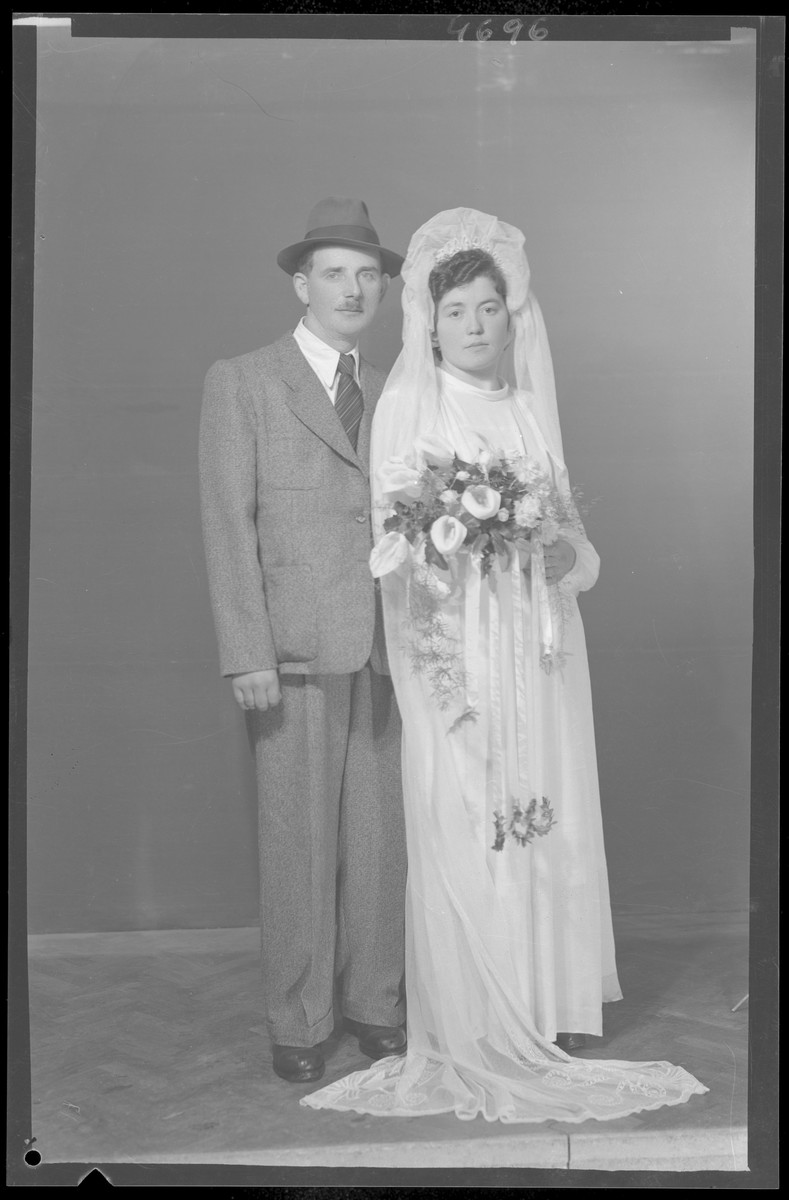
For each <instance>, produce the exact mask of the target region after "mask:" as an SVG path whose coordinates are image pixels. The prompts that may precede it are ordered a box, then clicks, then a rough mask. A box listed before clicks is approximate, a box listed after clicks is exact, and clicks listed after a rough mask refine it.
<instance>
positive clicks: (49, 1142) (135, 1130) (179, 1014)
mask: <svg viewBox="0 0 789 1200" xmlns="http://www.w3.org/2000/svg"><path fill="white" fill-rule="evenodd" d="M617 946H618V964H619V972H620V979H621V982H622V988H623V991H624V993H625V1000H624V1001H621V1002H619V1003H617V1004H612V1005H608V1006H607V1007H606V1035H605V1038H604V1039H601V1040H600V1043H599V1044H596V1045H594V1046H593V1047H590V1048H589V1049H588V1050H587V1051H586V1054H587V1055H588V1056H591V1057H606V1058H620V1059H635V1060H648V1059H667V1060H669V1061H671V1062H675V1063H681V1064H682V1065H683V1066H685V1067H687V1069H688V1070H690V1071H691V1072H692V1073H693V1074H694V1075H696V1076H697V1077H698V1078H699V1079H701V1080H702V1081H703V1082H704V1083H705V1084H706V1085H707V1086H708V1087H709V1089H710V1091H709V1092H708V1093H707V1094H706V1095H704V1096H695V1097H693V1098H691V1100H690V1101H689V1102H688V1103H687V1104H685V1105H680V1106H677V1107H673V1108H665V1109H659V1110H657V1111H655V1112H650V1113H643V1114H639V1115H637V1116H634V1117H627V1118H623V1119H621V1120H616V1121H611V1122H597V1121H587V1122H584V1123H583V1124H582V1125H575V1126H562V1125H559V1124H558V1123H556V1122H546V1123H545V1124H544V1125H538V1126H500V1125H489V1124H487V1123H486V1122H485V1121H483V1120H482V1118H477V1120H476V1121H474V1122H461V1121H458V1120H457V1119H456V1118H455V1117H453V1116H451V1115H446V1116H439V1117H428V1118H414V1119H413V1120H409V1119H399V1120H397V1119H394V1118H393V1119H391V1120H387V1119H385V1118H381V1117H372V1116H361V1115H349V1114H341V1113H331V1112H315V1111H313V1110H311V1109H304V1108H301V1107H300V1106H299V1104H298V1100H299V1097H300V1096H301V1095H303V1094H304V1092H305V1091H308V1090H311V1087H313V1086H314V1085H303V1086H301V1085H293V1084H287V1083H284V1082H283V1081H282V1080H280V1079H278V1078H277V1077H276V1076H275V1075H274V1074H273V1072H272V1070H271V1057H270V1049H269V1043H268V1038H267V1036H266V1031H265V1028H264V1026H263V1022H262V1019H261V1008H260V992H259V987H260V985H259V959H258V933H257V930H256V929H229V930H182V931H167V932H162V931H155V932H142V933H113V934H65V935H63V934H61V935H52V936H37V937H31V939H30V1022H31V1057H32V1088H33V1132H34V1134H35V1136H36V1138H37V1143H36V1147H37V1149H38V1150H39V1151H40V1153H41V1154H42V1156H43V1159H44V1161H45V1162H128V1161H134V1162H138V1163H140V1162H166V1163H172V1162H194V1163H248V1164H279V1165H304V1166H307V1165H309V1166H330V1165H337V1166H356V1165H364V1166H401V1165H406V1166H424V1167H438V1166H444V1165H447V1166H456V1167H457V1166H480V1167H482V1166H535V1167H536V1166H539V1167H568V1166H570V1167H588V1168H600V1169H620V1168H621V1169H624V1168H631V1169H644V1170H646V1169H652V1170H661V1169H662V1170H666V1169H684V1170H703V1169H712V1170H725V1171H731V1170H744V1169H745V1167H746V1161H745V1128H746V1102H747V1027H748V1006H747V1004H745V1005H743V1007H742V1008H740V1009H739V1010H738V1011H737V1012H735V1013H733V1012H732V1011H731V1009H732V1008H733V1006H734V1005H735V1004H736V1003H737V1002H738V1000H740V999H742V997H743V996H744V995H745V994H746V992H747V990H748V976H747V967H748V959H747V927H746V925H745V923H744V922H743V921H742V920H738V921H735V920H731V921H723V920H722V919H721V918H717V919H715V920H712V919H709V918H707V919H702V918H693V919H691V918H685V919H681V920H677V919H676V918H674V919H673V920H669V919H668V918H661V919H655V918H640V919H636V918H631V919H629V920H624V919H620V920H619V921H618V922H617ZM325 1049H326V1052H327V1071H326V1075H325V1077H324V1078H325V1081H326V1082H329V1081H330V1080H331V1079H334V1078H337V1077H338V1076H340V1075H342V1074H345V1073H346V1072H348V1071H351V1070H356V1069H359V1068H361V1067H363V1066H365V1065H367V1062H368V1060H367V1059H365V1058H364V1056H363V1055H361V1054H360V1053H359V1050H358V1047H357V1045H356V1042H355V1041H354V1040H353V1039H352V1038H350V1037H349V1036H348V1035H346V1034H342V1033H338V1034H336V1035H335V1037H334V1038H332V1039H331V1041H330V1042H329V1043H328V1045H327V1046H326V1047H325Z"/></svg>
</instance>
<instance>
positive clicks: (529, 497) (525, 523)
mask: <svg viewBox="0 0 789 1200" xmlns="http://www.w3.org/2000/svg"><path fill="white" fill-rule="evenodd" d="M513 515H514V518H515V524H516V525H520V526H521V527H522V528H525V529H534V527H535V525H536V524H537V523H538V522H539V520H540V517H541V516H542V505H541V504H540V500H539V497H538V496H536V495H535V494H534V493H533V492H531V493H527V494H526V495H525V496H521V498H520V500H516V502H515V506H514V509H513Z"/></svg>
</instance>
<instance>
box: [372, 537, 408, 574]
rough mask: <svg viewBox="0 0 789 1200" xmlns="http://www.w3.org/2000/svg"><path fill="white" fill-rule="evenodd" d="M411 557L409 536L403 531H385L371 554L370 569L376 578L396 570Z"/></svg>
mask: <svg viewBox="0 0 789 1200" xmlns="http://www.w3.org/2000/svg"><path fill="white" fill-rule="evenodd" d="M410 557H411V546H410V544H409V542H408V538H407V537H405V536H404V534H402V533H396V532H392V533H385V534H384V536H383V537H382V538H381V540H380V542H379V543H378V545H377V546H374V547H373V549H372V552H371V554H370V570H371V571H372V573H373V578H374V579H379V578H380V577H381V575H388V574H389V572H390V571H396V570H397V568H398V567H399V566H402V564H403V563H404V562H407V561H408V559H409V558H410Z"/></svg>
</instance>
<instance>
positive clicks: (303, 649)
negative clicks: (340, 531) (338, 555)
mask: <svg viewBox="0 0 789 1200" xmlns="http://www.w3.org/2000/svg"><path fill="white" fill-rule="evenodd" d="M263 587H264V590H265V593H266V609H267V611H268V616H269V622H270V624H271V633H272V636H273V638H274V649H275V650H276V654H277V662H281V663H282V662H309V661H310V660H311V659H313V658H315V657H317V654H318V620H317V615H316V612H317V604H316V597H315V595H314V592H313V584H312V569H311V567H308V566H307V565H306V564H302V563H295V564H293V565H291V566H283V567H268V568H267V569H266V571H265V572H264V576H263Z"/></svg>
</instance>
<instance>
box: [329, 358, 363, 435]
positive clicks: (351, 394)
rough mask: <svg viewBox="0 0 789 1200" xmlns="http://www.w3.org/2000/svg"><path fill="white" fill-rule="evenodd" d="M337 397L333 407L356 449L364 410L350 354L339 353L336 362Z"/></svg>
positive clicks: (360, 390)
mask: <svg viewBox="0 0 789 1200" xmlns="http://www.w3.org/2000/svg"><path fill="white" fill-rule="evenodd" d="M337 375H338V382H337V399H336V400H335V401H334V407H335V409H336V410H337V416H338V417H339V418H340V420H341V421H342V424H343V428H344V429H345V432H346V433H347V434H348V440H349V442H350V443H351V445H352V446H353V448H354V450H355V449H356V443H357V441H358V438H359V425H360V424H361V420H362V413H363V412H364V403H363V401H362V389H361V388H360V387H359V385H358V383H357V382H356V376H355V374H354V361H353V355H352V354H341V355H340V361H339V363H338V364H337Z"/></svg>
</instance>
